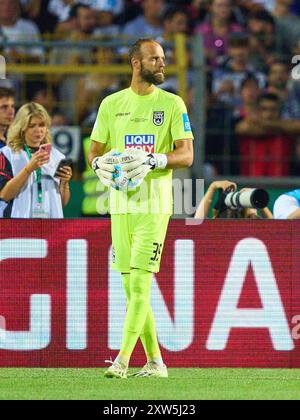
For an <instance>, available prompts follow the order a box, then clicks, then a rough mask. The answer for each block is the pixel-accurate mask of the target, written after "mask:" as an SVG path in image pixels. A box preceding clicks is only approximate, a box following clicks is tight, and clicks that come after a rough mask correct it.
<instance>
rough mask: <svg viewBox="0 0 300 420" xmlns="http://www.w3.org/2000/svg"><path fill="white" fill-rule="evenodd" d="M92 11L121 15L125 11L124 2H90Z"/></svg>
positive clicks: (115, 0)
mask: <svg viewBox="0 0 300 420" xmlns="http://www.w3.org/2000/svg"><path fill="white" fill-rule="evenodd" d="M89 5H90V6H91V8H92V9H94V10H97V11H101V12H110V13H112V14H113V15H120V14H121V13H122V12H123V11H124V7H125V3H124V0H90V3H89Z"/></svg>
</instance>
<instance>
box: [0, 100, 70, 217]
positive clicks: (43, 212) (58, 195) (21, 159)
mask: <svg viewBox="0 0 300 420" xmlns="http://www.w3.org/2000/svg"><path fill="white" fill-rule="evenodd" d="M50 126H51V118H50V116H49V114H48V113H47V111H46V110H45V108H44V107H43V106H41V105H39V104H36V103H33V102H32V103H29V104H26V105H24V106H22V108H20V110H19V111H18V113H17V115H16V118H15V120H14V122H13V123H12V125H11V126H10V129H9V131H8V136H7V137H8V144H7V146H6V147H4V148H3V149H1V154H0V200H1V202H0V217H4V218H43V219H45V218H51V219H54V218H63V207H64V206H66V205H67V203H68V201H69V199H70V189H69V182H70V180H71V177H72V170H71V168H70V167H62V168H60V169H59V171H58V172H57V168H58V166H59V163H60V162H61V161H62V160H63V159H64V158H65V156H64V155H63V154H62V153H60V152H59V151H58V150H57V149H55V148H54V147H52V145H51V141H52V138H51V134H50V131H49V130H50Z"/></svg>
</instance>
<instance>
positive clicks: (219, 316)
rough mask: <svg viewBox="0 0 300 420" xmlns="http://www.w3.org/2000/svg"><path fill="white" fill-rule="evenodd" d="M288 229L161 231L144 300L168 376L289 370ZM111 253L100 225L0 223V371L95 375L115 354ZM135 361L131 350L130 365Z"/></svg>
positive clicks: (254, 224) (116, 305)
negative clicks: (73, 370) (173, 372)
mask: <svg viewBox="0 0 300 420" xmlns="http://www.w3.org/2000/svg"><path fill="white" fill-rule="evenodd" d="M299 227H300V226H299V223H298V222H294V223H290V222H277V221H221V220H218V221H207V222H205V223H204V224H203V225H200V226H186V225H185V223H184V221H172V223H171V224H170V227H169V231H168V235H167V241H166V245H165V249H164V255H163V263H162V269H161V272H160V274H159V275H157V276H156V277H155V278H154V285H153V290H152V304H153V310H154V312H155V316H156V318H157V324H158V325H157V326H158V334H159V340H160V343H161V346H162V349H163V354H164V358H165V360H166V363H167V364H168V366H174V367H196V366H199V367H298V368H299V367H300V344H299V339H300V280H299V279H300V258H299V256H300V236H299V233H298V232H299ZM110 243H111V242H110V222H109V221H108V220H64V221H9V220H2V221H1V222H0V262H1V264H0V320H2V322H0V349H1V350H0V366H2V367H4V366H5V367H15V366H26V367H39V366H40V367H72V366H74V367H94V366H103V365H104V360H105V359H106V358H109V357H110V356H112V357H114V356H115V355H116V354H117V348H118V346H119V343H120V339H121V333H122V319H123V316H124V303H123V301H122V299H123V294H122V290H121V282H120V277H119V275H118V274H116V273H114V272H112V271H111V270H110V269H109V255H110ZM4 321H5V324H6V326H5V330H4V325H2V329H1V324H3V323H4ZM143 362H144V354H143V350H142V348H141V346H140V345H139V347H138V348H137V349H136V350H135V353H134V357H133V359H132V364H133V365H141V364H142V363H143Z"/></svg>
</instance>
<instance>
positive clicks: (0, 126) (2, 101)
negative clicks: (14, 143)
mask: <svg viewBox="0 0 300 420" xmlns="http://www.w3.org/2000/svg"><path fill="white" fill-rule="evenodd" d="M14 97H15V92H14V91H13V90H12V89H8V88H1V87H0V149H2V148H3V147H5V146H6V139H7V137H6V135H7V130H8V128H9V126H10V125H11V123H12V122H13V120H14V117H15V100H14Z"/></svg>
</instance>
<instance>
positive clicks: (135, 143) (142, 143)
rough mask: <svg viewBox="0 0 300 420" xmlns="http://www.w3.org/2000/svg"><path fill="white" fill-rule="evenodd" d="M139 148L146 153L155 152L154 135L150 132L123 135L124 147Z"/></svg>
mask: <svg viewBox="0 0 300 420" xmlns="http://www.w3.org/2000/svg"><path fill="white" fill-rule="evenodd" d="M130 148H135V149H141V150H144V151H145V152H147V153H154V152H155V136H154V135H152V134H130V135H126V136H125V149H130Z"/></svg>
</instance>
